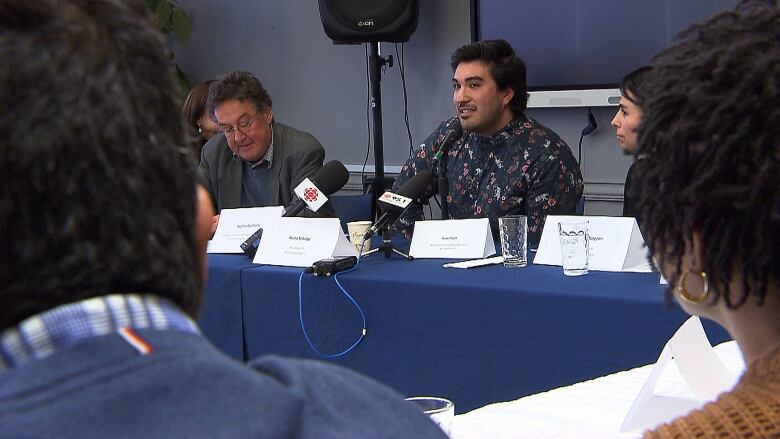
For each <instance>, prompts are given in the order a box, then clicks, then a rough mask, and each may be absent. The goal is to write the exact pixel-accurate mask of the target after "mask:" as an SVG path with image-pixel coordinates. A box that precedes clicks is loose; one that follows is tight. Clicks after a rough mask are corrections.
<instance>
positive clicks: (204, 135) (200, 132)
mask: <svg viewBox="0 0 780 439" xmlns="http://www.w3.org/2000/svg"><path fill="white" fill-rule="evenodd" d="M212 82H214V80H213V79H212V80H209V81H205V82H201V83H200V84H198V85H196V86H195V87H192V90H190V93H189V94H188V95H187V99H185V100H184V105H183V106H182V109H181V115H182V117H183V118H184V121H185V122H186V124H187V128H188V129H189V132H190V135H191V136H193V137H194V138H195V139H196V140H197V145H196V152H197V153H198V158H200V150H201V148H203V145H205V144H206V142H207V141H208V140H209V139H210V138H212V137H213V136H214V135H215V134H217V131H218V129H217V123H216V122H214V121H213V120H211V117H209V114H208V112H207V111H206V101H207V100H208V97H209V86H210V85H211V83H212Z"/></svg>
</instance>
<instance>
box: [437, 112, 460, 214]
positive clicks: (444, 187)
mask: <svg viewBox="0 0 780 439" xmlns="http://www.w3.org/2000/svg"><path fill="white" fill-rule="evenodd" d="M461 135H463V127H461V126H460V121H459V120H458V119H457V118H455V119H454V120H453V121H452V122H451V123H450V126H449V130H448V131H447V134H445V135H444V139H443V140H442V141H441V144H440V145H439V150H438V151H436V154H434V155H433V161H434V162H435V163H436V166H435V167H436V175H437V176H438V180H437V189H438V191H439V197H440V198H441V219H447V218H449V216H450V212H449V208H448V207H447V196H448V195H449V193H450V181H449V180H448V179H447V152H448V151H449V150H450V146H452V143H453V142H455V141H456V140H457V139H459V138H460V136H461Z"/></svg>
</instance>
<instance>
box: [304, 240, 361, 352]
mask: <svg viewBox="0 0 780 439" xmlns="http://www.w3.org/2000/svg"><path fill="white" fill-rule="evenodd" d="M364 245H365V241H363V242H362V243H361V244H360V251H359V252H358V259H357V262H356V263H355V266H354V267H352V268H350V269H349V270H345V271H342V272H339V273H336V274H335V275H333V280H334V281H335V282H336V285H337V286H338V287H339V289H340V290H341V292H342V293H344V295H345V296H346V297H347V299H349V301H350V302H352V304H353V305H354V306H355V309H357V310H358V312H359V313H360V318H361V319H363V330H362V331H361V332H360V336H359V337H358V338H357V340H355V342H354V343H352V346H350V347H348V348H347V349H346V350H344V351H342V352H339V353H336V354H325V353H322V352H320V350H319V349H317V347H316V346H314V343H313V342H312V341H311V339H310V338H309V333H308V332H307V331H306V324H305V323H304V322H303V275H304V274H306V271H305V270H304V271H302V272H301V275H300V276H299V277H298V319H299V321H300V323H301V330H302V331H303V336H304V338H306V343H308V344H309V347H310V348H311V350H313V351H314V352H315V353H316V354H317V355H319V356H321V357H324V358H338V357H341V356H343V355H346V354H348V353H349V352H351V351H352V350H353V349H355V348H356V347H357V345H359V344H360V342H361V341H363V339H364V338H365V337H366V334H367V331H366V328H367V326H366V315H365V314H364V313H363V309H362V308H361V307H360V305H359V304H358V303H357V301H356V300H355V299H354V298H353V297H352V296H351V295H350V294H349V293H348V292H347V290H345V289H344V287H343V286H342V285H341V282H339V275H341V274H344V273H349V272H351V271H355V270H356V269H357V267H358V265H359V264H360V257H361V256H362V255H363V246H364Z"/></svg>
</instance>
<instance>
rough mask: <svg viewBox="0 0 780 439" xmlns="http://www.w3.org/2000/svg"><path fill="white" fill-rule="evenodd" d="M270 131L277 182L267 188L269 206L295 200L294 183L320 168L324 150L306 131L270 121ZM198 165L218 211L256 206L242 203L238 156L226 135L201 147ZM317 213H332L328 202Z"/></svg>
mask: <svg viewBox="0 0 780 439" xmlns="http://www.w3.org/2000/svg"><path fill="white" fill-rule="evenodd" d="M273 130H274V158H273V163H272V164H271V175H272V176H273V177H274V179H275V181H276V184H274V185H270V186H269V187H268V188H267V190H268V199H269V200H273V203H272V204H270V205H272V206H279V205H281V206H285V207H287V206H289V205H290V203H292V201H293V200H294V199H295V193H293V189H294V188H295V186H297V185H298V184H299V183H300V182H301V181H303V179H304V178H306V177H311V176H312V175H314V173H315V172H316V171H317V170H318V169H320V168H321V167H322V162H323V160H324V159H325V149H324V148H323V147H322V145H320V142H318V141H317V139H315V138H314V136H312V135H311V134H309V133H304V132H303V131H298V130H296V129H295V128H290V127H288V126H286V125H282V124H280V123H277V122H273ZM199 168H200V173H199V174H200V182H201V183H202V184H203V185H204V186H205V187H206V189H208V191H209V193H210V194H211V198H212V200H213V201H214V207H215V209H216V210H217V212H218V213H219V212H220V211H221V210H222V209H232V208H236V207H258V206H242V205H241V178H242V172H243V168H242V166H241V161H240V159H239V158H237V157H234V156H233V152H232V151H231V150H230V148H229V147H228V144H227V140H226V139H225V136H223V135H221V134H217V135H216V136H214V137H212V138H211V140H209V141H208V142H207V143H206V144H205V145H204V146H203V152H202V153H201V156H200V166H199ZM309 213H312V212H309ZM317 213H319V214H324V215H325V216H332V214H333V211H332V208H331V207H330V203H328V204H326V205H325V206H323V207H322V208H321V209H320V210H319V211H318V212H317ZM307 216H308V215H307ZM319 216H322V215H319Z"/></svg>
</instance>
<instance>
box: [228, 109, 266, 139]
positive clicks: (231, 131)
mask: <svg viewBox="0 0 780 439" xmlns="http://www.w3.org/2000/svg"><path fill="white" fill-rule="evenodd" d="M259 112H260V110H259V109H258V110H257V111H255V114H254V115H253V116H252V118H251V119H249V120H247V119H244V120H239V121H238V123H237V124H236V127H235V128H233V127H232V126H230V125H221V126H220V127H219V132H220V133H222V134H224V135H225V137H232V136H234V135H235V134H236V130H238V131H241V134H243V135H245V136H246V135H247V134H246V131H247V130H248V129H249V128H250V127H251V126H252V122H254V121H255V118H256V117H257V113H259Z"/></svg>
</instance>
